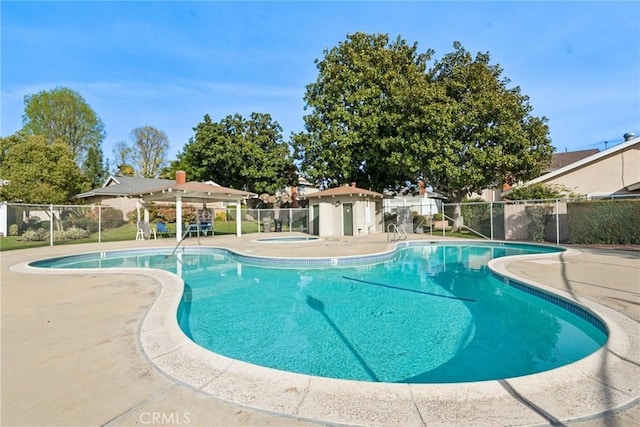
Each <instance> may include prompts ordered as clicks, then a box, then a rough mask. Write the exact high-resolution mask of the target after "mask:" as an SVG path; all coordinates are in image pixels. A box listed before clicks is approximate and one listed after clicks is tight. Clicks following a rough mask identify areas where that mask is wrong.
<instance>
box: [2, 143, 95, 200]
mask: <svg viewBox="0 0 640 427" xmlns="http://www.w3.org/2000/svg"><path fill="white" fill-rule="evenodd" d="M0 146H1V147H2V150H0V151H1V152H2V153H3V155H2V156H3V158H2V170H1V172H0V174H1V176H2V179H4V180H7V181H9V183H8V184H7V185H4V186H1V187H0V198H1V199H2V200H7V201H10V202H22V203H37V204H50V203H54V204H62V203H65V202H67V201H68V200H70V198H71V197H72V196H73V195H75V194H78V193H81V192H82V191H86V190H87V189H89V183H88V181H87V179H86V176H85V175H84V174H83V173H82V171H81V170H80V167H78V165H77V164H76V162H75V161H74V159H73V155H72V153H71V149H70V148H69V146H68V145H67V144H64V143H62V142H59V141H58V142H54V143H53V144H50V143H49V142H47V140H46V139H45V138H44V137H43V136H40V135H38V136H33V135H14V136H11V137H7V138H0Z"/></svg>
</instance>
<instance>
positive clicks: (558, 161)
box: [545, 148, 599, 173]
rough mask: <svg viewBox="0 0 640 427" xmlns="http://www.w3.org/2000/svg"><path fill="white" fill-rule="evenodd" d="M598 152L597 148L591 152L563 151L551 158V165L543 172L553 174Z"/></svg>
mask: <svg viewBox="0 0 640 427" xmlns="http://www.w3.org/2000/svg"><path fill="white" fill-rule="evenodd" d="M598 152H599V150H598V149H597V148H593V149H591V150H580V151H565V152H564V153H555V154H554V155H553V157H552V158H551V163H550V164H549V166H548V167H547V169H546V170H545V173H549V172H553V171H554V170H557V169H560V168H562V167H565V166H567V165H570V164H571V163H574V162H577V161H579V160H582V159H585V158H587V157H589V156H592V155H594V154H596V153H598Z"/></svg>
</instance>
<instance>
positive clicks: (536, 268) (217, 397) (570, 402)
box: [0, 234, 640, 426]
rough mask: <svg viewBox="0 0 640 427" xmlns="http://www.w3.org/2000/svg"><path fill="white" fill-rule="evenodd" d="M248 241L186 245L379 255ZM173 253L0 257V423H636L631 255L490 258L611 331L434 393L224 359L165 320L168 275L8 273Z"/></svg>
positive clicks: (377, 243)
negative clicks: (563, 355) (548, 361)
mask: <svg viewBox="0 0 640 427" xmlns="http://www.w3.org/2000/svg"><path fill="white" fill-rule="evenodd" d="M256 237H257V235H248V236H243V237H241V238H237V237H234V236H216V237H207V238H201V239H200V243H201V244H202V245H203V246H218V247H226V248H229V249H232V250H235V251H238V252H242V253H246V254H251V255H257V256H297V257H300V256H329V257H336V256H349V255H360V254H366V253H378V252H382V251H385V250H388V248H389V243H387V241H386V235H385V234H378V235H372V236H366V237H357V238H340V239H324V240H321V241H315V242H295V243H282V244H278V245H273V244H264V243H259V242H255V239H256ZM411 238H417V239H428V240H434V241H435V240H441V239H442V238H441V237H437V236H420V235H415V236H411ZM197 244H198V239H195V238H191V239H188V240H187V241H186V242H185V245H187V246H193V245H197ZM173 245H174V241H173V240H168V239H159V240H155V241H153V240H152V241H143V242H140V241H130V242H115V243H102V244H86V245H71V246H56V247H53V248H50V247H45V248H37V249H29V250H18V251H9V252H2V253H0V260H1V272H2V273H1V274H2V277H1V279H2V282H1V283H2V284H1V288H0V296H1V298H2V347H1V362H2V364H1V368H2V390H1V391H2V395H1V402H2V407H1V424H2V425H3V426H13V425H29V426H30V425H105V424H107V425H119V426H124V425H161V424H164V425H224V426H227V425H238V426H243V425H247V426H248V425H274V426H281V425H282V426H286V425H314V424H316V423H317V424H321V425H332V424H336V425H337V424H346V425H358V424H361V425H362V424H365V425H366V424H368V425H402V426H404V425H545V424H555V425H559V424H571V425H580V426H599V425H619V426H626V425H640V410H639V408H640V407H639V406H638V402H639V399H640V345H639V342H640V323H638V322H640V252H634V251H618V250H604V249H578V250H573V251H572V253H571V254H569V253H566V254H559V255H555V256H553V255H545V256H536V257H534V258H529V259H526V258H525V259H512V260H506V259H503V260H500V262H499V263H497V264H498V265H496V266H495V267H496V268H498V269H500V271H501V273H502V274H507V275H517V276H518V277H519V278H520V279H521V280H522V281H525V282H536V283H538V284H540V285H542V287H543V288H545V289H546V288H554V289H556V291H557V292H559V293H561V295H564V296H566V297H567V298H570V299H574V300H577V301H579V302H580V303H582V304H584V305H585V306H586V307H587V308H589V309H591V310H593V311H595V312H596V313H598V315H600V316H601V317H602V318H603V319H604V320H605V321H606V323H607V324H608V325H609V327H610V328H611V337H610V339H609V342H608V343H607V345H606V346H605V347H603V348H602V349H601V350H599V351H598V352H596V353H594V354H593V355H591V356H588V357H587V358H585V359H583V360H581V361H579V362H576V363H574V364H572V365H569V366H567V367H563V368H559V369H555V370H552V371H549V372H545V373H541V374H537V375H532V376H527V377H521V378H514V379H509V380H503V381H487V382H479V383H468V384H445V385H406V384H391V385H384V384H376V383H359V382H351V381H346V382H345V381H338V380H330V379H322V378H311V377H305V376H302V375H295V374H289V373H282V372H280V371H273V370H266V369H264V368H256V367H253V366H247V365H246V364H242V363H239V362H238V363H236V362H229V359H225V358H221V357H219V356H218V357H215V355H214V357H211V354H210V353H209V352H206V351H205V350H202V349H200V348H199V347H198V346H195V345H194V344H193V345H192V343H191V344H190V341H188V340H186V339H184V337H180V336H176V335H177V334H176V333H175V332H176V331H175V329H173V330H171V329H170V328H171V325H167V321H168V320H167V319H170V318H171V313H169V316H168V315H167V307H170V306H171V303H172V302H171V301H173V302H175V301H174V300H172V298H173V299H175V295H169V294H167V293H165V292H166V291H170V290H171V289H174V290H175V284H171V283H170V282H172V280H173V279H172V278H171V277H170V276H171V275H168V274H157V273H153V274H152V275H149V274H144V272H136V273H131V272H129V273H127V274H124V275H123V274H115V273H97V272H93V271H92V272H87V271H77V272H74V273H76V274H69V273H66V274H51V272H45V273H46V274H44V275H42V274H33V273H28V274H25V273H23V272H20V271H16V270H21V268H20V267H15V266H20V265H22V263H25V262H28V261H32V260H35V259H42V258H47V257H53V256H60V255H66V254H73V253H83V252H95V251H107V250H116V249H127V248H149V247H158V246H164V247H172V246H173ZM12 267H13V268H12ZM23 271H26V270H23ZM159 283H162V284H163V286H158V285H159ZM163 304H167V305H165V306H164V308H163ZM169 311H170V310H169ZM156 315H159V316H160V317H154V316H156ZM173 319H175V311H173ZM156 322H157V323H156ZM165 326H167V327H169V329H164V328H165ZM174 327H177V325H174ZM154 331H155V332H157V334H156V335H153V332H154ZM149 332H151V334H149ZM174 340H177V341H174ZM167 346H168V347H167ZM176 346H177V347H176ZM207 353H208V354H207ZM203 356H206V358H205V360H202V359H200V358H201V357H203ZM207 364H209V365H207ZM203 367H204V368H203ZM176 379H177V380H176ZM237 402H241V403H242V404H241V405H239V404H238V403H237ZM256 408H257V409H256Z"/></svg>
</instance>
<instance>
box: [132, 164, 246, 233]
mask: <svg viewBox="0 0 640 427" xmlns="http://www.w3.org/2000/svg"><path fill="white" fill-rule="evenodd" d="M134 195H135V196H138V197H140V199H141V200H142V201H143V202H151V201H154V202H175V204H176V241H178V242H179V241H181V240H182V237H183V235H182V231H181V230H182V203H183V202H184V203H201V204H202V205H203V206H206V204H207V202H236V235H237V236H240V235H241V234H242V211H241V207H240V205H241V203H242V201H243V200H246V199H248V198H251V197H255V196H257V194H255V193H251V192H249V191H242V190H236V189H233V188H227V187H222V186H220V185H215V184H206V183H204V182H195V181H191V182H187V175H186V173H185V172H184V171H178V172H176V182H175V184H173V185H168V186H163V187H159V188H156V189H152V190H146V191H144V192H140V193H136V194H134Z"/></svg>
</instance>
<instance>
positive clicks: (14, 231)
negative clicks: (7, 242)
mask: <svg viewBox="0 0 640 427" xmlns="http://www.w3.org/2000/svg"><path fill="white" fill-rule="evenodd" d="M17 235H18V224H11V225H10V226H9V236H17Z"/></svg>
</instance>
